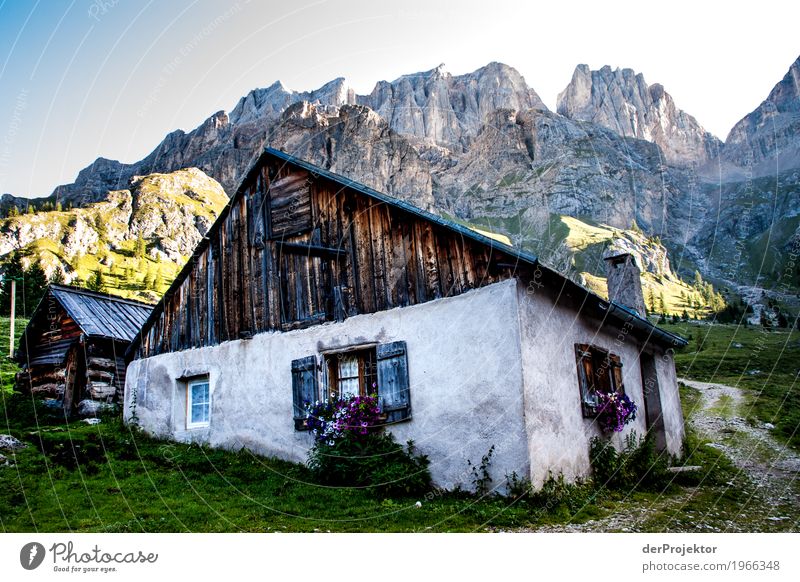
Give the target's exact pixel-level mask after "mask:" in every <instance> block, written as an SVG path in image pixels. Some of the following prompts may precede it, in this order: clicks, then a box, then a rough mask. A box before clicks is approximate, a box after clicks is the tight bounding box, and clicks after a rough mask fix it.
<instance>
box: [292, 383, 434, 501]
mask: <svg viewBox="0 0 800 582" xmlns="http://www.w3.org/2000/svg"><path fill="white" fill-rule="evenodd" d="M307 409H308V413H307V418H306V426H308V427H309V428H310V429H311V432H312V434H313V435H314V446H313V447H312V449H311V450H310V451H309V456H308V467H309V469H310V470H311V473H312V475H313V477H314V478H315V480H316V481H318V482H319V483H323V484H325V485H338V486H349V487H365V488H369V489H371V490H372V491H374V492H376V493H379V494H381V495H386V496H396V495H412V494H416V493H422V492H424V491H425V490H426V489H428V488H429V486H430V481H431V476H430V471H429V470H428V465H429V464H430V461H429V460H428V458H427V457H426V456H425V455H417V454H416V452H415V450H414V443H413V442H412V441H408V443H407V445H406V447H405V448H404V447H403V446H401V445H400V444H398V443H397V442H396V441H395V440H394V436H393V435H392V434H390V433H386V432H383V431H382V430H381V426H380V422H381V410H380V407H379V405H378V400H377V397H375V396H352V397H348V398H342V399H338V400H334V401H333V402H329V403H328V402H326V403H320V402H317V403H316V404H314V405H309V406H308V407H307Z"/></svg>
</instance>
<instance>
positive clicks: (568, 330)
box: [518, 283, 683, 487]
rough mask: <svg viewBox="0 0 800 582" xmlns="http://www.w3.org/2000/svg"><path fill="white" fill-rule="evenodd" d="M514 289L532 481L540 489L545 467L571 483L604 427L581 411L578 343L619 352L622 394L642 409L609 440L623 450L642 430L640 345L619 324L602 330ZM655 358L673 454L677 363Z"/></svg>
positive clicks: (678, 422) (585, 468)
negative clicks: (633, 433) (628, 438)
mask: <svg viewBox="0 0 800 582" xmlns="http://www.w3.org/2000/svg"><path fill="white" fill-rule="evenodd" d="M518 293H519V304H520V308H519V326H520V337H521V342H522V345H521V353H522V358H523V360H522V361H523V365H522V368H523V376H524V384H525V389H524V394H525V422H526V430H527V436H528V441H529V444H528V452H529V458H530V466H531V481H532V482H533V484H534V486H537V487H538V486H540V485H541V483H542V482H543V481H544V480H545V479H546V478H547V476H548V472H552V473H553V475H554V476H557V475H558V474H559V473H563V475H564V477H565V479H567V480H568V481H572V480H575V479H576V478H579V477H588V476H589V475H590V472H591V469H590V465H589V443H590V440H591V438H592V437H594V436H600V435H601V431H600V429H599V427H598V426H597V425H596V423H594V422H593V419H590V418H584V417H583V414H582V410H581V400H580V389H579V385H578V375H577V366H576V361H575V344H591V345H595V346H598V347H600V348H604V349H606V350H608V351H609V352H612V353H614V354H617V355H618V356H620V359H621V362H622V376H623V384H624V385H625V392H626V394H628V396H629V397H630V398H631V399H632V400H633V401H634V402H635V403H636V404H637V406H638V407H639V408H638V411H637V415H636V420H635V421H633V422H632V423H630V424H628V425H627V426H626V427H625V429H624V430H623V431H622V432H621V433H615V434H613V435H612V436H611V437H610V438H611V439H612V442H613V443H614V444H615V446H617V448H621V447H622V446H623V445H624V440H625V437H626V435H628V434H629V433H630V432H631V431H636V433H637V435H639V436H640V437H641V436H643V435H644V434H645V432H646V420H645V412H644V394H643V386H642V372H641V367H640V364H639V351H640V350H641V347H642V346H641V343H640V342H639V341H638V340H636V339H635V338H634V337H633V336H631V335H630V334H629V333H627V332H626V330H624V329H623V330H620V331H613V330H611V329H608V328H604V329H602V330H601V329H599V326H598V325H597V322H595V321H594V320H592V319H589V318H587V317H583V316H579V315H578V313H577V312H576V311H574V310H573V309H571V308H568V307H564V306H562V305H559V304H555V303H554V302H553V300H552V299H551V298H550V297H549V296H548V295H547V294H545V293H544V292H542V291H541V290H540V289H538V288H536V287H535V286H530V287H528V286H525V285H524V284H522V283H520V285H519V287H518ZM628 331H629V330H628ZM657 359H658V360H659V364H658V375H659V385H660V389H661V391H662V408H663V411H664V415H665V423H666V424H667V426H668V427H669V428H670V429H671V432H670V433H669V435H668V446H669V449H670V452H672V453H674V454H678V453H679V452H680V447H681V443H682V440H683V418H682V416H681V414H680V401H679V398H678V395H677V385H676V384H675V381H674V378H675V372H674V365H672V371H671V373H670V372H669V364H670V363H671V360H670V359H669V357H668V358H667V360H663V359H661V358H657ZM670 374H671V376H670ZM663 394H665V395H666V396H664V395H663ZM678 427H679V428H678Z"/></svg>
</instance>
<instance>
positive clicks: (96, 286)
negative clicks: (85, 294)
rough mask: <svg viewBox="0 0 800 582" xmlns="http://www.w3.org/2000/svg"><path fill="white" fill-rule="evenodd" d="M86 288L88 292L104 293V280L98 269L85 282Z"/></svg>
mask: <svg viewBox="0 0 800 582" xmlns="http://www.w3.org/2000/svg"><path fill="white" fill-rule="evenodd" d="M86 288H87V289H89V290H90V291H100V292H103V291H105V288H106V283H105V278H104V277H103V273H101V272H100V270H99V269H98V270H97V271H95V272H94V275H92V276H91V277H89V280H88V281H87V282H86Z"/></svg>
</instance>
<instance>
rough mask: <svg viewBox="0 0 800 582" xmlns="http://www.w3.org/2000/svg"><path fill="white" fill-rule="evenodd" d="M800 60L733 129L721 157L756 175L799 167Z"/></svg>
mask: <svg viewBox="0 0 800 582" xmlns="http://www.w3.org/2000/svg"><path fill="white" fill-rule="evenodd" d="M798 135H800V58H798V59H797V60H795V61H794V63H792V65H791V66H790V67H789V70H788V71H787V72H786V75H784V77H783V79H781V81H780V82H779V83H778V84H777V85H775V87H773V89H772V91H770V93H769V95H768V96H767V98H766V99H765V100H764V101H763V102H762V103H761V105H759V106H758V107H757V108H756V109H755V110H753V111H752V112H751V113H749V114H748V115H747V116H745V117H744V118H743V119H742V120H741V121H739V122H738V123H737V124H736V125H734V126H733V129H731V131H730V133H729V134H728V138H727V139H726V140H725V150H724V152H723V158H724V159H725V161H726V162H728V163H729V164H731V165H732V166H733V167H734V168H730V167H729V168H727V170H728V171H729V172H732V173H734V174H736V173H737V170H738V171H739V172H742V173H747V174H750V175H755V176H763V175H772V174H774V173H775V172H776V168H777V170H778V171H783V170H788V169H791V168H797V167H800V140H798V139H797V136H798Z"/></svg>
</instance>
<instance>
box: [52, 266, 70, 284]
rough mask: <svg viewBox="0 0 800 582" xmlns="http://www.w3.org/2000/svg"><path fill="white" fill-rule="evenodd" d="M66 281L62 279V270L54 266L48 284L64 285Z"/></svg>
mask: <svg viewBox="0 0 800 582" xmlns="http://www.w3.org/2000/svg"><path fill="white" fill-rule="evenodd" d="M65 283H66V281H65V280H64V271H62V270H61V269H60V268H58V267H56V268H55V269H53V274H52V275H50V284H51V285H64V284H65Z"/></svg>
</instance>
